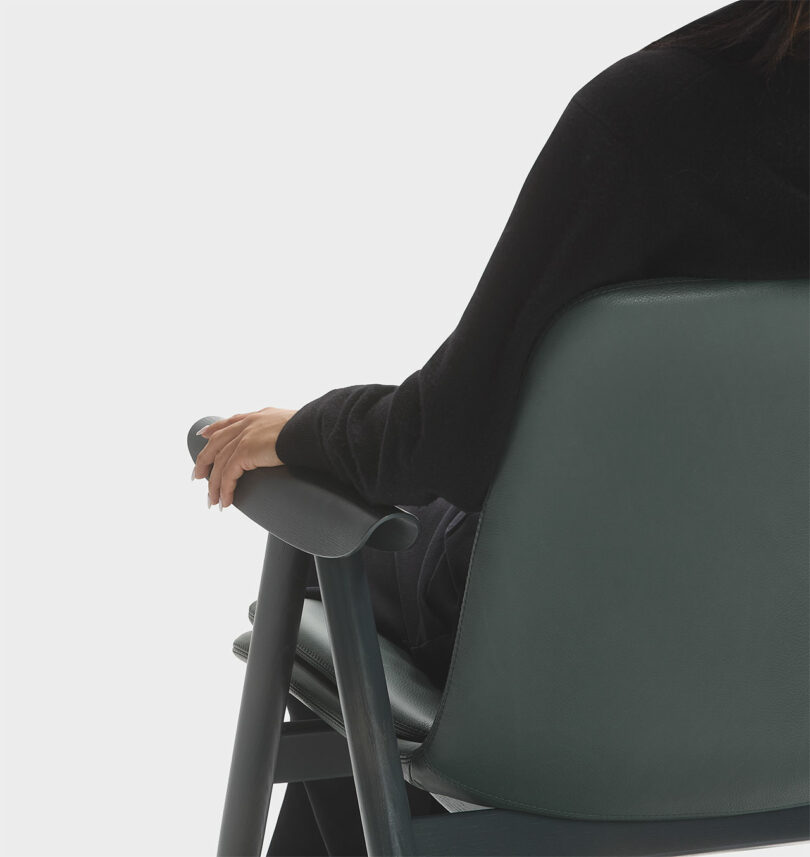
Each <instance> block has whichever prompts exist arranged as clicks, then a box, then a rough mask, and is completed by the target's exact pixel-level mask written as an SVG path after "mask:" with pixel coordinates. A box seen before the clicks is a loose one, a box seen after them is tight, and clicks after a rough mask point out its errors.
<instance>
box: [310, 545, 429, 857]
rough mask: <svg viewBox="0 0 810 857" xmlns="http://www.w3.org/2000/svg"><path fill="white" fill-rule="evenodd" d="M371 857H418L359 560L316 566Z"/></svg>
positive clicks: (323, 562)
mask: <svg viewBox="0 0 810 857" xmlns="http://www.w3.org/2000/svg"><path fill="white" fill-rule="evenodd" d="M315 565H316V568H317V571H318V583H319V584H320V588H321V599H322V601H323V608H324V614H325V616H326V626H327V629H328V631H329V639H330V643H331V646H332V659H333V661H334V666H335V677H336V679H337V686H338V694H339V697H340V707H341V711H342V713H343V723H344V727H345V729H346V738H347V739H348V743H349V755H350V757H351V762H352V772H353V774H354V783H355V787H356V789H357V800H358V803H359V805H360V817H361V819H362V822H363V834H364V836H365V839H366V848H367V850H368V853H369V855H412V854H415V853H416V845H415V842H414V834H413V825H412V822H411V813H410V806H409V803H408V796H407V792H406V790H405V779H404V777H403V775H402V766H401V763H400V760H399V749H398V746H397V740H396V734H395V732H394V720H393V716H392V714H391V702H390V699H389V697H388V687H387V685H386V683H385V673H384V672H383V665H382V656H381V654H380V645H379V640H378V639H377V627H376V624H375V621H374V612H373V609H372V606H371V594H370V593H369V589H368V582H367V581H366V577H365V573H364V571H363V565H362V558H361V557H360V554H359V552H355V553H353V554H351V555H350V556H348V557H341V558H339V559H324V558H323V557H316V558H315Z"/></svg>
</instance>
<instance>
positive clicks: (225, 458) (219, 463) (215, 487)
mask: <svg viewBox="0 0 810 857" xmlns="http://www.w3.org/2000/svg"><path fill="white" fill-rule="evenodd" d="M238 444H239V438H238V437H235V438H233V440H231V441H230V442H229V443H226V444H225V445H224V446H222V447H221V448H220V449H219V451H218V452H217V454H216V458H215V459H214V466H213V467H212V468H211V473H210V475H209V477H208V506H209V508H210V507H211V506H213V505H214V503H217V502H219V500H220V494H219V486H220V483H221V482H222V474H223V472H224V471H225V470H226V469H227V467H228V462H229V461H230V458H231V456H232V455H233V453H234V451H235V450H236V448H237V446H238Z"/></svg>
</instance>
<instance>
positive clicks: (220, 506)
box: [219, 500, 222, 512]
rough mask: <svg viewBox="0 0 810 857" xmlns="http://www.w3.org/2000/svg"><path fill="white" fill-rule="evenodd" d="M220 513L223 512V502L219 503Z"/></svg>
mask: <svg viewBox="0 0 810 857" xmlns="http://www.w3.org/2000/svg"><path fill="white" fill-rule="evenodd" d="M219 511H220V512H221V511H222V500H220V501H219Z"/></svg>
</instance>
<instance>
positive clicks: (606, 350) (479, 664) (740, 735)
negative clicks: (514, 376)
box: [188, 278, 810, 857]
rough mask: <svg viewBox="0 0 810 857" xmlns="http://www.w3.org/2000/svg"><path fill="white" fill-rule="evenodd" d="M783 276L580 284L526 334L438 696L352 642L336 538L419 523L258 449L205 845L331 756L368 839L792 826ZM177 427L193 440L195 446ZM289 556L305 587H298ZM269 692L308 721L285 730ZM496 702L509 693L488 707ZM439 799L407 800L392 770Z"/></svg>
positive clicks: (635, 844) (788, 323) (799, 637)
mask: <svg viewBox="0 0 810 857" xmlns="http://www.w3.org/2000/svg"><path fill="white" fill-rule="evenodd" d="M808 306H809V305H808V281H807V280H781V281H766V280H757V281H735V280H719V279H709V280H707V279H695V278H666V279H655V280H646V281H637V282H633V283H622V284H617V285H613V286H610V287H605V288H601V289H597V290H594V291H592V292H589V293H588V294H586V295H584V296H583V297H582V298H581V299H579V300H577V301H575V302H574V303H572V304H570V305H569V306H567V307H566V308H564V310H563V311H561V312H560V313H559V314H558V316H557V317H556V318H555V320H554V322H553V323H552V325H551V326H550V327H549V328H548V330H547V331H546V332H545V334H544V335H543V336H542V338H540V339H538V342H537V344H536V346H535V350H534V352H533V354H532V358H531V360H530V361H529V363H528V365H527V368H526V372H525V374H524V379H523V388H522V389H523V393H522V397H521V400H520V403H519V408H518V410H517V413H516V416H515V419H514V422H513V425H512V429H511V434H510V439H509V443H508V445H507V448H506V451H505V454H504V456H503V459H502V460H501V463H500V466H499V469H498V472H497V475H496V478H495V479H494V481H493V483H492V485H491V486H490V489H489V491H488V493H487V498H486V501H485V504H484V509H483V512H482V514H481V517H480V521H479V526H478V532H477V534H476V540H475V545H474V549H473V555H472V558H471V562H470V569H469V576H468V580H467V585H466V589H465V593H464V600H463V604H462V611H461V617H460V621H459V626H458V632H457V636H456V642H455V648H454V650H453V657H452V663H451V668H450V673H449V676H448V680H447V684H446V686H445V687H444V688H443V689H441V688H436V687H434V686H433V685H432V684H431V682H430V681H429V680H428V679H427V677H426V676H424V675H423V674H422V673H421V672H420V671H419V670H418V668H417V667H416V666H415V664H414V663H413V662H412V661H411V659H410V656H409V655H408V653H407V652H404V651H402V650H400V649H399V648H398V647H397V646H395V645H394V644H393V643H391V642H390V641H388V640H386V639H384V638H382V637H379V636H378V635H377V632H376V628H375V623H374V616H373V613H372V609H371V601H370V597H369V593H368V588H367V584H366V581H365V578H364V576H363V570H362V564H361V559H360V556H361V554H360V553H359V552H360V549H361V548H362V547H363V546H364V545H366V544H368V545H373V546H374V547H376V548H379V549H382V550H402V549H404V548H406V547H408V546H409V545H410V544H412V543H413V540H414V539H415V537H416V535H417V532H418V521H417V520H416V519H415V518H414V516H413V515H410V514H409V513H407V512H406V511H404V510H402V509H399V508H397V507H391V508H388V507H386V508H380V507H375V506H372V505H369V504H368V503H366V502H365V501H364V499H363V498H362V497H360V496H358V495H357V494H356V493H355V492H353V491H352V490H351V489H350V488H347V487H346V486H344V485H339V484H337V483H335V482H334V481H333V480H331V479H330V478H327V477H325V476H324V475H323V474H318V473H314V472H311V471H307V470H304V469H296V468H292V467H284V466H282V467H278V468H262V469H260V470H256V471H252V472H249V473H245V474H244V475H243V476H242V477H241V478H240V480H239V483H238V485H237V489H236V492H235V494H234V500H233V505H234V506H235V507H236V508H238V509H239V510H240V511H242V512H243V513H244V514H246V515H248V517H250V518H251V519H252V520H254V521H256V523H258V524H259V525H260V526H262V527H263V528H264V529H266V530H267V531H268V539H267V551H266V555H265V561H264V568H263V571H262V578H261V584H260V587H259V593H258V599H257V601H256V602H255V604H253V605H251V607H250V616H251V618H252V621H253V628H252V631H248V632H247V633H245V634H242V635H241V636H240V637H238V638H237V639H236V641H235V642H234V652H235V653H236V654H237V656H239V657H240V658H242V659H244V660H246V662H247V670H246V675H245V683H244V690H243V695H242V703H241V708H240V713H239V720H238V726H237V733H236V739H235V745H234V752H233V761H232V767H231V773H230V778H229V782H228V789H227V795H226V800H225V808H224V813H223V820H222V828H221V836H220V841H219V850H218V853H219V854H220V855H244V854H260V853H261V847H262V841H263V836H264V826H265V824H266V819H267V812H268V807H269V802H270V793H271V790H272V787H273V784H274V783H276V782H292V781H296V780H307V779H312V778H318V777H334V776H344V775H347V774H353V776H354V778H355V783H356V786H357V792H358V800H359V804H360V810H361V817H362V821H363V830H364V834H365V837H366V842H367V846H368V851H369V854H414V855H416V854H418V855H427V854H437V855H438V854H445V855H447V854H459V855H461V854H463V855H473V854H481V855H485V854H532V855H546V854H548V855H552V854H553V855H558V857H559V855H591V857H593V855H617V857H618V855H642V854H643V855H647V857H651V855H675V854H687V853H695V852H708V851H715V850H724V849H731V848H743V847H752V846H758V845H767V844H775V843H784V842H792V841H798V840H803V839H808V838H810V821H809V819H810V807H808V803H809V802H810V771H809V770H808V766H809V760H810V742H809V738H808V736H810V659H809V658H808V654H809V652H808V650H809V649H810V646H809V645H808V639H809V636H808V635H809V634H810V622H809V621H808V616H809V614H810V599H809V598H808V583H809V582H810V570H809V563H808V509H809V508H810V473H809V472H808V438H810V424H809V419H810V414H809V410H810V408H809V405H810V399H809V396H810V343H809V337H808V319H809V318H810V315H809V314H808ZM216 419H217V418H215V417H206V418H203V419H201V420H198V421H197V422H196V423H195V424H194V425H193V426H192V427H191V429H190V430H189V434H188V448H189V452H190V453H191V456H192V458H196V455H197V454H198V453H199V451H200V450H201V449H202V447H203V446H204V443H205V441H204V439H202V438H199V437H196V435H195V432H196V431H197V429H198V428H200V427H201V426H202V425H204V424H206V423H210V422H214V421H215V420H216ZM307 554H311V555H313V556H314V557H315V562H316V567H317V573H318V580H319V583H320V587H321V595H322V603H320V602H317V601H314V600H312V599H305V598H304V575H303V573H302V569H303V568H304V565H303V564H302V563H303V562H305V561H307V560H306V556H307ZM288 688H289V689H290V690H291V692H292V693H293V694H294V695H295V696H296V697H297V698H299V699H301V700H302V701H303V702H304V703H305V704H307V705H308V706H310V707H311V708H312V710H313V711H315V712H316V713H318V714H319V715H320V716H321V717H322V718H323V719H324V720H325V721H326V723H327V724H328V725H327V726H326V727H321V725H320V724H315V725H313V724H312V723H308V722H303V723H298V724H296V723H283V722H282V721H283V715H284V702H285V699H286V694H287V690H288ZM504 699H506V700H507V701H506V702H505V703H504ZM406 780H407V781H408V782H409V783H411V784H413V785H414V786H417V787H419V788H422V789H425V790H427V791H429V792H431V793H432V794H434V796H435V797H436V798H437V800H439V801H440V802H441V803H443V804H444V805H445V806H446V807H447V808H448V809H450V810H451V813H450V814H449V815H443V816H437V815H433V816H425V817H419V818H414V819H411V817H410V813H409V808H408V802H407V798H406V794H405V787H404V783H405V781H406Z"/></svg>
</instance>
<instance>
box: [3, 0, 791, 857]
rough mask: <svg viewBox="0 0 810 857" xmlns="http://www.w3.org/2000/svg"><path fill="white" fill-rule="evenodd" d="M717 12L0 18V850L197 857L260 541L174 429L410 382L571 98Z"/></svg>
mask: <svg viewBox="0 0 810 857" xmlns="http://www.w3.org/2000/svg"><path fill="white" fill-rule="evenodd" d="M719 5H722V3H720V2H709V0H677V2H658V3H649V2H616V1H615V0H613V2H610V3H606V2H590V3H587V2H577V3H570V2H562V0H560V2H533V3H509V2H505V0H497V2H489V3H485V4H473V3H470V2H464V3H463V4H462V3H455V2H439V0H431V2H429V3H421V2H408V3H393V2H380V0H376V2H374V3H347V2H329V3H313V2H295V3H279V2H264V3H256V4H246V3H240V2H228V3H224V2H221V3H217V4H204V3H179V2H154V3H149V2H137V3H119V2H108V3H95V4H90V3H82V4H79V3H58V4H57V3H53V4H46V3H38V2H29V3H16V4H8V5H7V6H6V8H5V17H4V22H3V34H4V41H5V43H4V46H3V60H4V76H5V103H4V131H5V133H4V149H5V176H4V182H5V185H4V188H3V192H2V197H3V202H4V215H5V228H4V232H3V239H4V259H5V270H4V278H3V286H4V295H5V297H4V318H5V330H4V336H3V342H4V347H5V389H4V393H3V399H2V402H3V405H4V414H3V418H2V420H0V425H2V429H3V441H4V444H3V452H4V455H3V464H4V467H5V472H6V476H5V478H4V480H3V483H2V484H3V494H4V498H3V499H4V504H5V505H4V513H3V524H4V527H5V537H4V546H5V563H4V591H3V602H4V608H5V620H4V632H5V642H4V646H3V654H4V658H5V673H4V689H5V693H6V697H5V699H6V702H5V706H4V715H5V724H4V738H5V758H4V761H3V771H4V775H5V779H6V794H5V801H4V807H5V810H6V818H5V828H6V829H5V851H4V853H5V854H9V855H18V854H19V855H43V854H59V855H62V857H70V855H83V857H90V855H203V854H213V853H214V852H215V849H216V842H217V836H218V829H219V821H220V813H221V810H222V802H223V798H224V791H225V784H226V781H227V773H228V766H229V763H230V757H231V748H232V740H233V734H234V728H235V724H236V716H237V712H238V706H239V696H240V691H241V683H242V678H243V675H244V666H243V664H242V663H241V662H240V661H238V660H237V659H236V658H235V657H234V656H233V654H232V653H231V643H232V640H233V639H234V637H236V636H237V635H238V634H239V633H241V632H242V631H244V630H246V629H247V628H248V627H249V625H248V619H247V607H248V604H249V603H250V602H251V601H252V600H254V598H255V597H256V591H257V587H258V580H259V571H260V568H261V562H262V558H263V553H264V542H265V533H264V532H263V531H261V530H260V529H259V528H257V527H256V526H255V525H254V524H252V523H251V522H250V521H249V520H248V519H246V518H245V517H244V516H242V515H241V513H239V512H238V511H237V510H236V509H234V508H230V509H226V510H225V511H224V512H222V513H220V512H219V511H218V510H217V509H216V507H214V508H213V509H212V510H210V511H209V510H207V509H206V505H205V495H206V491H205V487H206V484H207V483H205V482H196V483H194V484H192V483H191V481H190V474H191V466H192V461H191V458H190V456H189V453H188V451H187V448H186V433H187V431H188V429H189V427H190V426H191V424H192V423H193V422H194V421H196V420H197V419H199V418H200V417H202V416H206V415H216V416H221V417H227V416H230V415H231V414H233V413H237V412H244V411H252V410H258V409H260V408H263V407H265V406H268V405H272V406H275V407H283V408H297V407H300V406H301V405H303V404H304V403H306V402H307V401H309V400H310V399H312V398H315V397H316V396H318V395H320V394H321V393H324V392H326V391H327V390H329V389H332V388H333V387H341V386H346V385H349V384H358V383H386V384H388V383H399V382H401V381H402V380H403V379H404V378H405V377H406V376H407V375H409V374H410V373H411V372H413V371H414V370H416V369H418V368H419V367H420V366H422V365H423V363H424V362H425V361H426V360H427V359H428V357H430V355H431V354H432V353H433V352H434V351H435V349H436V348H437V347H438V346H439V345H440V344H441V343H442V341H443V340H444V339H445V338H446V337H447V335H448V334H449V333H450V332H451V331H452V329H453V328H454V327H455V325H456V323H457V321H458V319H459V318H460V316H461V313H462V312H463V310H464V307H465V306H466V304H467V302H468V300H469V298H470V296H471V295H472V293H473V291H474V289H475V287H476V285H477V282H478V279H479V277H480V276H481V273H482V272H483V269H484V266H485V265H486V262H487V260H488V258H489V255H490V254H491V252H492V250H493V249H494V247H495V244H496V242H497V240H498V238H499V236H500V234H501V231H502V229H503V227H504V225H505V223H506V219H507V217H508V215H509V213H510V211H511V208H512V206H513V204H514V201H515V198H516V196H517V193H518V191H519V190H520V187H521V185H522V183H523V180H524V178H525V176H526V174H527V172H528V170H529V168H530V167H531V165H532V163H533V162H534V159H535V158H536V156H537V153H538V152H539V151H540V149H541V148H542V146H543V144H544V142H545V140H546V139H547V137H548V135H549V134H550V132H551V130H552V128H553V126H554V124H555V123H556V121H557V119H558V118H559V115H560V114H561V113H562V111H563V109H564V108H565V106H566V104H567V102H568V100H569V99H570V98H571V96H572V95H573V94H574V92H575V91H576V90H577V89H579V88H580V87H581V86H582V85H583V84H585V83H586V82H587V81H588V80H590V79H591V78H592V77H594V76H595V75H596V74H597V73H599V72H600V71H601V70H602V69H604V68H605V67H607V66H608V65H610V64H611V63H613V62H615V61H616V60H618V59H620V58H622V57H623V56H626V55H627V54H629V53H632V52H634V51H636V50H638V49H639V48H641V47H643V46H644V45H645V44H647V43H648V42H650V41H652V40H653V39H654V38H656V37H658V36H660V35H663V34H665V33H667V32H670V31H671V30H673V29H675V28H676V27H677V26H680V25H681V24H684V23H686V22H687V21H689V20H692V19H694V18H696V17H699V16H701V15H703V14H706V13H707V12H709V11H711V10H712V9H713V8H716V7H718V6H719ZM284 788H285V787H284V786H281V785H280V786H278V787H277V788H276V789H275V790H274V795H273V804H272V807H271V822H270V823H271V824H272V823H273V822H274V820H275V815H276V813H277V811H278V806H279V805H280V802H281V799H282V796H283V793H284ZM771 850H772V852H773V853H774V854H775V853H777V851H778V852H783V853H785V854H791V855H794V857H795V855H798V854H799V853H801V852H802V851H804V850H805V847H804V846H802V845H798V846H789V847H786V848H778V849H771Z"/></svg>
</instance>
